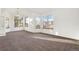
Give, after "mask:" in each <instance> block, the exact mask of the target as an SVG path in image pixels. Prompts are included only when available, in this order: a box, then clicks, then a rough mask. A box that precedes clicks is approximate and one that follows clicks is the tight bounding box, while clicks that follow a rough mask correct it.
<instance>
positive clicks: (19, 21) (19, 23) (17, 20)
mask: <svg viewBox="0 0 79 59" xmlns="http://www.w3.org/2000/svg"><path fill="white" fill-rule="evenodd" d="M14 24H15V27H23V18H22V17H21V18H20V17H19V16H14Z"/></svg>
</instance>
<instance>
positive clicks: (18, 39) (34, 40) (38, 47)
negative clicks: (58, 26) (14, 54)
mask: <svg viewBox="0 0 79 59" xmlns="http://www.w3.org/2000/svg"><path fill="white" fill-rule="evenodd" d="M75 43H76V41H74V40H68V39H62V38H56V37H54V36H50V35H45V34H34V33H30V32H25V31H16V32H10V33H7V35H6V36H5V37H0V51H78V50H79V44H75Z"/></svg>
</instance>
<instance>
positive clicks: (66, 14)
mask: <svg viewBox="0 0 79 59" xmlns="http://www.w3.org/2000/svg"><path fill="white" fill-rule="evenodd" d="M54 16H55V22H54V25H55V29H54V34H56V32H58V35H59V36H64V37H69V38H75V39H79V9H75V8H74V9H69V8H65V9H62V8H60V9H55V13H54Z"/></svg>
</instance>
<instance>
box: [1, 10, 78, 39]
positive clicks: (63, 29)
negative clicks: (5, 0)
mask: <svg viewBox="0 0 79 59" xmlns="http://www.w3.org/2000/svg"><path fill="white" fill-rule="evenodd" d="M3 11H5V10H3ZM30 11H31V10H30ZM30 11H29V9H28V10H27V11H26V9H24V11H23V10H22V9H20V13H19V14H20V16H36V15H38V16H39V15H47V14H48V15H50V14H52V16H54V26H55V27H54V30H52V31H50V30H49V31H48V30H42V29H41V32H44V33H45V32H46V33H49V34H53V35H56V34H58V35H59V36H64V37H69V38H75V39H79V9H78V8H54V9H52V12H47V13H46V14H41V13H40V14H37V13H39V12H38V11H36V12H37V13H34V12H33V11H34V10H33V11H32V12H33V13H32V12H30ZM45 12H46V11H45ZM45 12H44V13H45ZM1 13H3V14H1ZM0 15H4V16H7V17H9V19H10V21H9V22H10V27H11V29H10V30H11V31H14V30H15V29H14V22H13V21H14V19H13V17H14V16H15V15H17V13H16V9H14V8H12V9H10V8H9V9H8V8H7V9H6V12H1V9H0ZM29 26H30V25H29ZM26 29H27V28H26ZM29 29H30V30H33V31H36V30H35V29H31V28H29ZM29 29H28V30H29Z"/></svg>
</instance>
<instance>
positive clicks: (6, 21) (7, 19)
mask: <svg viewBox="0 0 79 59" xmlns="http://www.w3.org/2000/svg"><path fill="white" fill-rule="evenodd" d="M5 27H6V29H8V28H10V27H9V18H8V17H6V20H5Z"/></svg>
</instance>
